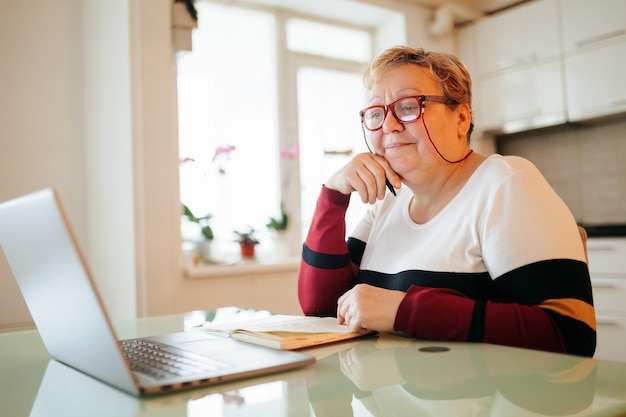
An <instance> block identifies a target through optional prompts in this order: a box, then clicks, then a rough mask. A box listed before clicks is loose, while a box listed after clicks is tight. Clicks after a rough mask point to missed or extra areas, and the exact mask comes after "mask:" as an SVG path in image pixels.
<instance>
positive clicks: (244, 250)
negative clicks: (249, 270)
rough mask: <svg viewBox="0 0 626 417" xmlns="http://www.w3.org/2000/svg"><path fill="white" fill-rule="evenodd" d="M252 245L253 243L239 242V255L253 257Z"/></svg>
mask: <svg viewBox="0 0 626 417" xmlns="http://www.w3.org/2000/svg"><path fill="white" fill-rule="evenodd" d="M254 246H255V245H254V244H249V243H243V242H240V243H239V247H240V248H241V257H242V258H254Z"/></svg>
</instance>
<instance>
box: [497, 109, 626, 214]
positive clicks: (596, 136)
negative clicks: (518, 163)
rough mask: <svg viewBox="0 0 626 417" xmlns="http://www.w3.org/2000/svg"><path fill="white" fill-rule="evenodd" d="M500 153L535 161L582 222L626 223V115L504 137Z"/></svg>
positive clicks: (499, 140)
mask: <svg viewBox="0 0 626 417" xmlns="http://www.w3.org/2000/svg"><path fill="white" fill-rule="evenodd" d="M497 151H498V153H501V154H503V155H519V156H522V157H524V158H527V159H529V160H530V161H531V162H533V163H534V164H535V165H536V166H537V168H539V170H540V171H541V172H542V174H543V175H544V176H545V177H546V179H547V180H548V182H549V183H550V184H551V185H552V187H554V189H555V190H556V192H557V193H558V194H559V196H560V197H561V198H562V199H563V200H564V201H565V203H566V204H567V205H568V207H569V208H570V210H571V211H572V213H573V214H574V216H575V217H576V219H577V220H578V221H579V222H582V223H587V224H604V223H626V119H625V120H612V121H606V122H603V123H599V124H593V125H578V126H576V125H567V126H561V127H559V128H554V129H546V130H542V131H535V132H526V133H520V134H515V135H510V136H504V137H499V138H497Z"/></svg>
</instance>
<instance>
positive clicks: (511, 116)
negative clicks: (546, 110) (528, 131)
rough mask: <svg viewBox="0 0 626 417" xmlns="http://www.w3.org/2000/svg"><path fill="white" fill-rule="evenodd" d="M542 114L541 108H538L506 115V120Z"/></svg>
mask: <svg viewBox="0 0 626 417" xmlns="http://www.w3.org/2000/svg"><path fill="white" fill-rule="evenodd" d="M538 116H541V109H539V108H537V109H534V110H530V111H527V112H523V113H512V114H506V115H504V122H512V121H515V120H525V119H530V118H531V117H538Z"/></svg>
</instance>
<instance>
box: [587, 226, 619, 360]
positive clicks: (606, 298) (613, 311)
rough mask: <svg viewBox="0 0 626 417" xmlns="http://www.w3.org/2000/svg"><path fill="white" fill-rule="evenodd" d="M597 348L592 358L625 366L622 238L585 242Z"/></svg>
mask: <svg viewBox="0 0 626 417" xmlns="http://www.w3.org/2000/svg"><path fill="white" fill-rule="evenodd" d="M587 253H588V256H589V271H590V274H591V286H592V289H593V298H594V305H595V309H596V322H597V332H598V333H597V334H598V344H597V348H596V354H595V357H596V358H598V359H607V360H614V361H620V362H626V303H624V301H625V300H626V238H590V239H589V240H588V242H587Z"/></svg>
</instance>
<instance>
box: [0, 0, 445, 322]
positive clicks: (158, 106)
mask: <svg viewBox="0 0 626 417" xmlns="http://www.w3.org/2000/svg"><path fill="white" fill-rule="evenodd" d="M374 2H375V3H376V2H379V1H378V0H377V1H374ZM381 3H383V4H394V2H392V1H389V2H381ZM170 5H171V0H111V1H90V0H35V1H29V2H19V1H13V2H8V1H5V2H0V30H1V31H2V32H0V54H1V55H2V65H0V82H1V83H2V84H1V91H2V94H0V201H5V200H7V199H10V198H13V197H17V196H19V195H22V194H26V193H28V192H32V191H35V190H37V189H40V188H43V187H48V186H53V187H54V188H56V189H57V190H58V192H59V194H60V197H61V199H62V201H63V202H64V205H65V207H66V211H67V212H68V217H69V219H70V222H71V223H72V225H73V228H74V229H75V232H76V235H77V239H78V242H79V244H80V246H81V248H82V249H83V252H84V253H85V255H86V259H87V262H88V264H89V265H90V268H91V272H92V275H93V277H94V279H95V281H96V284H97V286H98V288H99V289H100V291H101V293H102V296H103V300H104V303H105V304H106V305H107V307H108V310H109V313H110V315H111V316H112V318H113V319H118V318H127V317H136V316H151V315H163V314H172V313H180V312H184V311H188V310H192V309H201V308H202V309H210V308H215V307H219V306H223V305H240V306H243V307H253V308H266V309H272V310H274V311H277V312H284V313H294V314H295V313H297V312H299V308H298V306H297V300H296V297H295V292H296V271H297V265H295V264H294V265H293V266H292V268H291V269H289V270H285V271H281V272H277V273H276V272H263V270H262V269H260V270H259V272H258V273H256V274H249V275H246V276H222V277H212V278H204V279H194V280H192V279H188V278H186V277H185V276H184V269H183V260H182V254H181V250H180V244H181V242H180V233H179V218H180V203H179V201H178V151H177V117H176V66H175V55H174V54H173V52H172V46H171V30H170V22H171V17H170ZM402 7H403V8H404V10H405V11H407V13H408V15H409V16H410V19H409V21H408V22H407V23H406V27H407V42H408V43H409V44H411V45H414V46H424V47H426V48H429V49H447V50H450V51H451V50H452V46H453V43H452V36H448V37H445V38H440V39H436V40H434V39H430V38H429V36H428V34H427V24H426V21H427V19H428V18H429V16H430V15H429V12H428V10H427V9H423V8H420V7H409V6H402ZM397 24H398V22H393V24H388V25H387V30H386V33H385V34H383V35H382V36H381V38H382V39H384V42H389V43H396V42H393V40H392V39H390V34H391V33H393V32H394V30H392V29H393V28H395V27H396V25H397ZM36 256H37V254H33V259H34V261H36ZM30 325H31V322H30V316H29V314H28V311H27V309H26V307H25V305H24V302H23V300H22V298H21V295H19V291H18V289H17V286H16V285H15V282H14V278H13V276H12V273H11V271H10V268H9V267H8V264H7V262H6V259H5V258H4V256H3V254H2V253H1V251H0V329H2V328H4V329H7V328H20V327H25V326H30Z"/></svg>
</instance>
